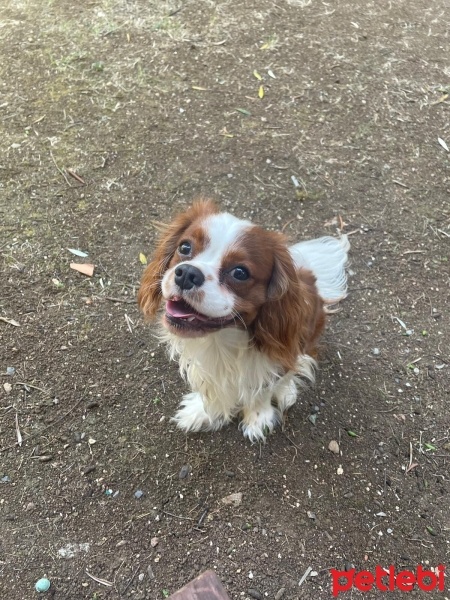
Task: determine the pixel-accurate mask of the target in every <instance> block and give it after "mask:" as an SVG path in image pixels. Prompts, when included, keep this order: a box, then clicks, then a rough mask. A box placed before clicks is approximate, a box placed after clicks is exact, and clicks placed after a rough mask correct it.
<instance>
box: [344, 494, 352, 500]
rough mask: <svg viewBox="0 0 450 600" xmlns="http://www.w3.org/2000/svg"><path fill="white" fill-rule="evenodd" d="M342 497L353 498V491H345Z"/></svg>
mask: <svg viewBox="0 0 450 600" xmlns="http://www.w3.org/2000/svg"><path fill="white" fill-rule="evenodd" d="M344 498H347V499H348V498H353V492H345V494H344Z"/></svg>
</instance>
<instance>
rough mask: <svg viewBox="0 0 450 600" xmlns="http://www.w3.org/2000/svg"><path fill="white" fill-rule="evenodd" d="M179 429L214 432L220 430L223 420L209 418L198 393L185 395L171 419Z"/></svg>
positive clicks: (201, 397)
mask: <svg viewBox="0 0 450 600" xmlns="http://www.w3.org/2000/svg"><path fill="white" fill-rule="evenodd" d="M172 421H174V422H175V423H176V424H177V427H178V428H179V429H182V430H183V431H186V432H188V431H216V430H217V429H220V428H221V427H222V426H223V425H224V423H225V419H223V418H220V417H214V418H213V417H212V416H210V415H209V414H208V413H207V411H206V409H205V403H204V400H203V396H202V395H201V394H200V393H199V392H191V393H190V394H185V395H184V396H183V400H182V402H181V404H180V409H179V410H178V411H177V412H176V414H175V416H174V417H173V418H172Z"/></svg>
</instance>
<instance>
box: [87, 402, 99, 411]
mask: <svg viewBox="0 0 450 600" xmlns="http://www.w3.org/2000/svg"><path fill="white" fill-rule="evenodd" d="M97 406H98V402H97V401H95V400H94V401H93V402H89V404H87V405H86V408H87V409H88V410H90V409H91V408H97Z"/></svg>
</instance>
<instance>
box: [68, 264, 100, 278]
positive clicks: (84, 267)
mask: <svg viewBox="0 0 450 600" xmlns="http://www.w3.org/2000/svg"><path fill="white" fill-rule="evenodd" d="M70 268H71V269H73V270H74V271H78V272H79V273H83V275H87V276H88V277H92V275H93V274H94V269H95V265H90V264H89V263H85V264H81V263H70Z"/></svg>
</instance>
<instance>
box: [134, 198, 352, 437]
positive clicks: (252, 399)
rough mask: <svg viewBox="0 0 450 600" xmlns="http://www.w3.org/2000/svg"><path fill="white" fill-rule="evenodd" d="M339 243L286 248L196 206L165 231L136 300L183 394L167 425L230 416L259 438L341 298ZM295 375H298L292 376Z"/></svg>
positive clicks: (270, 235) (308, 371)
mask: <svg viewBox="0 0 450 600" xmlns="http://www.w3.org/2000/svg"><path fill="white" fill-rule="evenodd" d="M348 249H349V243H348V240H347V237H346V236H341V237H340V238H334V237H322V238H319V239H315V240H310V241H305V242H300V243H298V244H294V245H293V246H288V244H287V241H286V238H285V237H284V236H283V235H282V234H281V233H276V232H273V231H266V230H265V229H262V228H261V227H259V226H258V225H254V224H253V223H251V222H250V221H246V220H242V219H238V218H236V217H235V216H233V215H231V214H229V213H223V212H219V210H218V208H217V207H216V205H215V204H214V203H213V202H211V201H199V202H196V203H195V204H194V205H193V206H192V207H191V208H189V209H188V210H186V212H183V213H182V214H180V215H178V216H177V217H176V218H175V219H174V220H173V221H172V223H171V224H170V225H168V226H167V227H165V229H164V232H163V235H162V237H161V239H160V241H159V244H158V246H157V248H156V251H155V253H154V256H153V258H152V260H151V262H150V263H149V265H148V266H147V268H146V270H145V272H144V275H143V277H142V282H141V287H140V290H139V294H138V303H139V306H140V308H141V310H142V311H143V313H144V315H145V317H147V318H150V319H153V318H154V317H155V316H156V313H157V311H158V309H159V308H160V306H161V305H162V304H164V314H163V317H162V324H163V333H162V337H163V340H164V341H165V342H167V344H168V346H169V349H170V356H171V358H172V359H176V360H178V362H179V366H180V372H181V374H182V376H183V377H184V378H185V379H187V381H188V382H189V385H190V387H191V389H192V392H190V393H188V394H185V395H184V396H183V400H182V402H181V406H180V409H179V410H178V412H177V413H176V415H175V417H174V420H175V422H176V424H177V425H178V427H179V428H180V429H182V430H183V431H185V432H188V431H201V430H203V431H205V430H209V431H213V430H217V429H220V428H221V427H222V426H223V425H225V424H226V423H228V422H229V421H231V420H232V419H233V418H234V417H236V416H237V415H239V418H240V427H241V429H242V432H243V433H244V435H245V436H246V437H248V438H249V439H250V440H251V441H252V442H254V441H258V440H262V441H263V440H264V439H265V437H266V435H267V434H268V433H269V432H271V431H272V430H273V428H274V426H275V425H276V424H277V423H278V422H279V421H280V420H281V416H282V414H283V413H284V411H286V410H287V409H288V408H289V407H290V406H292V405H293V404H294V403H295V401H296V398H297V386H298V384H300V383H301V379H300V378H303V379H305V378H306V379H308V380H310V381H313V380H314V368H315V366H316V360H315V359H316V355H317V343H318V339H319V337H320V334H321V333H322V331H323V328H324V326H325V318H326V313H327V312H329V311H328V310H327V305H331V304H336V303H337V302H338V301H339V300H341V299H343V298H345V296H346V290H347V277H346V272H345V266H346V263H347V252H348ZM299 377H300V378H299Z"/></svg>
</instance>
